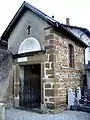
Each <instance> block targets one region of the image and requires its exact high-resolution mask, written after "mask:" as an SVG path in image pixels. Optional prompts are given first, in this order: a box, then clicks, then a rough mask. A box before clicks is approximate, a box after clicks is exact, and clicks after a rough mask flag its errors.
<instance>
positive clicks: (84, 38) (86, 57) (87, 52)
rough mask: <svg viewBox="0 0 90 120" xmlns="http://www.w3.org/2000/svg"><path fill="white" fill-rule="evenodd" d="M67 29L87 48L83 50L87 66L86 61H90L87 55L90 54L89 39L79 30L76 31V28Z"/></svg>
mask: <svg viewBox="0 0 90 120" xmlns="http://www.w3.org/2000/svg"><path fill="white" fill-rule="evenodd" d="M68 29H69V30H70V31H71V32H73V33H74V34H75V35H76V36H77V37H79V38H80V39H81V40H83V41H84V42H85V43H86V44H87V45H88V46H89V47H87V48H86V49H85V63H86V64H88V61H89V60H90V55H89V54H90V37H88V36H87V35H86V34H85V33H83V32H82V31H81V30H79V29H76V28H72V29H71V28H68Z"/></svg>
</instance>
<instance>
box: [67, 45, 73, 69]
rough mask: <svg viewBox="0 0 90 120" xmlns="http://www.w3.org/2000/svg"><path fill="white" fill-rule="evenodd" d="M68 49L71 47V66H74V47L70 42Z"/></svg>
mask: <svg viewBox="0 0 90 120" xmlns="http://www.w3.org/2000/svg"><path fill="white" fill-rule="evenodd" d="M68 49H69V67H74V48H73V46H72V45H71V44H69V45H68Z"/></svg>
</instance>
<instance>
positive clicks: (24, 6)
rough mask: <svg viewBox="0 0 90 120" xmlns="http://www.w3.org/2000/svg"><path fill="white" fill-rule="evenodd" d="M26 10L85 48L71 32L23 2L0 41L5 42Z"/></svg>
mask: <svg viewBox="0 0 90 120" xmlns="http://www.w3.org/2000/svg"><path fill="white" fill-rule="evenodd" d="M27 10H30V11H32V12H34V13H35V14H37V15H38V16H40V17H41V18H42V19H44V20H46V21H47V22H48V23H49V24H50V25H52V26H53V27H54V29H56V30H58V31H60V33H62V34H63V35H65V36H66V37H68V38H70V39H71V40H73V41H74V42H75V43H78V44H80V45H81V46H83V47H87V45H86V44H85V43H84V42H83V41H82V40H80V39H79V38H78V37H77V36H75V35H74V34H73V33H72V32H70V31H69V30H68V29H67V28H65V27H64V26H63V25H62V24H60V23H59V22H58V21H56V20H54V19H53V18H51V17H49V16H48V15H46V14H45V13H43V12H41V11H40V10H38V9H37V8H35V7H33V6H32V5H30V4H29V3H27V2H25V1H24V2H23V4H22V5H21V7H20V8H19V10H18V11H17V13H16V14H15V16H14V18H13V19H12V20H11V22H10V24H9V25H8V27H7V28H6V30H5V31H4V33H3V34H2V36H1V41H2V40H5V41H7V40H8V38H9V36H10V33H11V31H12V30H13V29H14V27H15V25H16V24H17V22H18V21H19V20H20V18H21V17H22V15H23V14H24V13H25V11H27Z"/></svg>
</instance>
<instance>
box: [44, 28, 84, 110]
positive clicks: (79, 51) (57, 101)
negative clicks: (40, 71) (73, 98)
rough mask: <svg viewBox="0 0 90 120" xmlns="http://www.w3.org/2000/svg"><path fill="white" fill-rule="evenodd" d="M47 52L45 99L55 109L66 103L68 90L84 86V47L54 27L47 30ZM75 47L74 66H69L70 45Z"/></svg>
mask: <svg viewBox="0 0 90 120" xmlns="http://www.w3.org/2000/svg"><path fill="white" fill-rule="evenodd" d="M46 33H47V34H46V37H45V40H46V43H47V44H46V52H47V55H48V58H49V59H48V61H47V62H45V63H44V64H45V68H44V71H45V73H46V75H47V77H48V79H47V80H46V81H45V83H44V89H45V96H44V98H45V99H44V100H45V103H46V104H47V106H53V107H54V109H57V108H58V107H61V106H64V107H65V105H66V101H67V90H68V89H69V88H72V89H75V88H76V87H78V86H80V87H82V86H83V78H82V75H83V73H84V71H83V70H84V48H83V47H81V46H80V45H77V44H75V43H74V42H73V41H72V40H70V39H68V38H66V37H65V36H63V35H61V34H60V33H58V32H56V31H54V30H53V29H47V30H46ZM69 44H72V45H73V47H74V68H70V67H69V50H68V45H69Z"/></svg>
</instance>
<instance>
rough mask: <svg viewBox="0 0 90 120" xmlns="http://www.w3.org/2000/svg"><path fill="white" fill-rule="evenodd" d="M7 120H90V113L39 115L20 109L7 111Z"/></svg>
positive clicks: (70, 112)
mask: <svg viewBox="0 0 90 120" xmlns="http://www.w3.org/2000/svg"><path fill="white" fill-rule="evenodd" d="M5 120H90V113H85V112H80V111H69V110H68V111H64V112H62V113H59V114H38V113H35V112H31V111H30V112H28V111H24V110H19V109H7V110H6V113H5Z"/></svg>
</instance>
